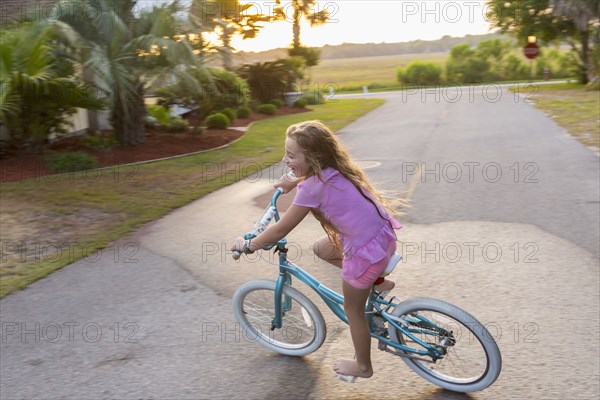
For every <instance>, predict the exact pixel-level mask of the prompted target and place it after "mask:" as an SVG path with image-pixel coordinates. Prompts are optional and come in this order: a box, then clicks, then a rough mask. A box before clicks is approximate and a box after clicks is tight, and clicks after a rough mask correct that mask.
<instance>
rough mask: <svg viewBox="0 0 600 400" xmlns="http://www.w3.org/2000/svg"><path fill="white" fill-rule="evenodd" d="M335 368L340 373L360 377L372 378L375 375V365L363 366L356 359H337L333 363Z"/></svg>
mask: <svg viewBox="0 0 600 400" xmlns="http://www.w3.org/2000/svg"><path fill="white" fill-rule="evenodd" d="M333 370H334V371H335V372H337V373H338V374H343V375H350V376H358V377H359V378H370V377H372V376H373V367H371V366H369V367H368V368H364V367H361V366H359V365H358V362H356V360H337V361H336V362H335V364H334V365H333Z"/></svg>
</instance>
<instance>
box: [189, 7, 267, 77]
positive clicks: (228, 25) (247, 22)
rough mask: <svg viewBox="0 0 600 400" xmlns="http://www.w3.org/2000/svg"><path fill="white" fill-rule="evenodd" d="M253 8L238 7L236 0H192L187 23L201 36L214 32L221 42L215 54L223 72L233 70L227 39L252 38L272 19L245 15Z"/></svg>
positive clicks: (230, 50) (229, 41) (256, 15)
mask: <svg viewBox="0 0 600 400" xmlns="http://www.w3.org/2000/svg"><path fill="white" fill-rule="evenodd" d="M252 7H253V5H252V4H251V3H249V4H240V3H239V1H238V0H193V1H192V5H191V6H190V21H192V25H194V26H195V27H196V28H197V29H199V30H200V31H201V32H202V31H204V32H210V31H213V30H214V31H216V32H217V33H218V34H219V37H220V39H221V42H222V46H219V47H218V48H217V50H218V51H219V53H220V54H221V57H222V59H223V68H225V69H226V70H228V71H231V70H232V69H233V62H232V53H233V50H234V49H233V47H232V46H231V39H232V37H233V36H234V35H241V36H242V38H243V39H252V38H255V37H256V35H257V34H258V33H259V31H260V29H261V28H263V27H264V26H263V25H261V24H260V23H261V22H268V21H271V20H272V19H273V18H272V17H270V16H268V15H264V14H248V13H247V11H248V10H249V9H250V8H252Z"/></svg>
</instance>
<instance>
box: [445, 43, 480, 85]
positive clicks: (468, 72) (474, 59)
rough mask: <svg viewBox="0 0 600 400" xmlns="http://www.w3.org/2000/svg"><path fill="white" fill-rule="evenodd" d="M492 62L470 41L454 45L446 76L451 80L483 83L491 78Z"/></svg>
mask: <svg viewBox="0 0 600 400" xmlns="http://www.w3.org/2000/svg"><path fill="white" fill-rule="evenodd" d="M490 67H491V65H490V63H489V62H488V61H487V60H485V59H484V58H483V57H482V56H481V55H480V54H479V53H478V52H477V51H476V50H473V49H471V46H469V44H468V43H463V44H459V45H456V46H454V47H452V50H450V57H449V58H448V61H447V62H446V76H447V79H448V81H449V82H457V83H481V82H485V81H486V80H487V79H488V78H489V71H490Z"/></svg>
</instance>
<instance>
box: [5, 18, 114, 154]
mask: <svg viewBox="0 0 600 400" xmlns="http://www.w3.org/2000/svg"><path fill="white" fill-rule="evenodd" d="M55 28H56V27H55V26H53V25H52V24H48V23H46V22H40V23H35V24H30V23H25V24H23V25H21V26H20V27H18V28H16V29H11V30H4V31H2V32H1V33H0V35H1V38H2V46H0V124H1V125H4V126H5V127H6V129H7V130H8V140H7V142H8V143H6V145H8V146H7V147H9V148H12V149H19V150H20V149H23V148H27V147H28V148H29V149H31V150H32V151H34V152H36V151H40V150H42V149H43V147H44V146H45V145H46V142H47V139H48V138H49V136H50V135H51V134H61V133H66V132H67V131H66V129H65V128H66V126H67V125H68V124H69V120H68V117H69V115H71V114H73V113H75V111H76V107H81V108H90V109H96V110H97V109H101V108H102V106H103V104H102V102H101V101H98V100H96V99H95V98H94V93H93V92H90V91H88V90H86V87H85V86H84V85H82V84H81V83H80V82H78V81H76V80H75V79H73V75H74V73H75V68H74V65H73V63H71V62H70V61H69V60H67V59H65V58H63V57H61V56H60V53H61V51H60V50H61V49H58V48H56V46H54V47H53V46H51V44H52V42H53V41H54V40H55V39H56V37H57V30H56V29H55ZM3 147H5V146H4V144H3ZM4 151H6V148H4V149H3V150H2V152H4Z"/></svg>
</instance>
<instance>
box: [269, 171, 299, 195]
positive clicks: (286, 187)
mask: <svg viewBox="0 0 600 400" xmlns="http://www.w3.org/2000/svg"><path fill="white" fill-rule="evenodd" d="M301 181H302V179H291V178H290V177H289V176H287V175H284V176H282V177H281V178H279V182H277V183H276V184H275V185H273V186H274V187H275V189H278V188H281V189H283V193H284V194H286V193H289V192H290V191H291V190H292V189H293V188H295V187H296V186H297V185H298V184H299V183H300V182H301Z"/></svg>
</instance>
